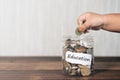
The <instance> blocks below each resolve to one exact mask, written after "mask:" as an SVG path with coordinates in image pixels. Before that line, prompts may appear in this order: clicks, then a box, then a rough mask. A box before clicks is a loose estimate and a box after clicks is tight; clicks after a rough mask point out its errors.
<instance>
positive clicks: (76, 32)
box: [75, 28, 82, 36]
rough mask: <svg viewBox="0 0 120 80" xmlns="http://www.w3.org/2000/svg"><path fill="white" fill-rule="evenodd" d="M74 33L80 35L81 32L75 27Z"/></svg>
mask: <svg viewBox="0 0 120 80" xmlns="http://www.w3.org/2000/svg"><path fill="white" fill-rule="evenodd" d="M75 34H76V35H78V36H80V35H81V34H82V32H80V31H79V30H78V28H76V30H75Z"/></svg>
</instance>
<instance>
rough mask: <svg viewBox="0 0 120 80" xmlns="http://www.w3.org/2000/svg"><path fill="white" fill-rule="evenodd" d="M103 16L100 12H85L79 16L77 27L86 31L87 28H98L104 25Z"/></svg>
mask: <svg viewBox="0 0 120 80" xmlns="http://www.w3.org/2000/svg"><path fill="white" fill-rule="evenodd" d="M103 18H104V16H103V15H102V14H96V13H92V12H87V13H84V14H82V15H80V16H79V18H78V21H77V22H78V29H79V31H83V32H84V31H87V30H88V29H93V30H99V29H101V28H102V27H103V26H104V19H103Z"/></svg>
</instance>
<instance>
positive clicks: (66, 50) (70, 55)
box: [62, 33, 94, 76]
mask: <svg viewBox="0 0 120 80" xmlns="http://www.w3.org/2000/svg"><path fill="white" fill-rule="evenodd" d="M93 43H94V42H93V37H92V36H90V35H88V33H86V34H81V35H80V36H72V37H70V36H69V37H68V36H67V37H65V38H64V41H63V55H62V64H63V73H64V74H67V75H79V76H89V75H91V73H92V72H93V68H94V56H93Z"/></svg>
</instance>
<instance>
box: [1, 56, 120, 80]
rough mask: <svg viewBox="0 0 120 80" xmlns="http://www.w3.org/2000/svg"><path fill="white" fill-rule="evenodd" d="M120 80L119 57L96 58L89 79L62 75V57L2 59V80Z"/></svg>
mask: <svg viewBox="0 0 120 80" xmlns="http://www.w3.org/2000/svg"><path fill="white" fill-rule="evenodd" d="M99 79H100V80H120V58H119V57H96V58H95V70H94V72H93V74H92V75H91V76H89V77H81V76H67V75H64V74H63V73H62V63H61V58H60V57H0V80H99Z"/></svg>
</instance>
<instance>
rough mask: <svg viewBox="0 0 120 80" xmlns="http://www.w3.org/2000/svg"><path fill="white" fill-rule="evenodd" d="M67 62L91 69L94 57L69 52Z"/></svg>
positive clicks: (66, 57)
mask: <svg viewBox="0 0 120 80" xmlns="http://www.w3.org/2000/svg"><path fill="white" fill-rule="evenodd" d="M65 60H66V61H67V62H70V63H72V64H82V65H85V66H87V67H88V68H90V66H91V61H92V55H91V54H86V53H76V52H71V51H67V52H66V56H65Z"/></svg>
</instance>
